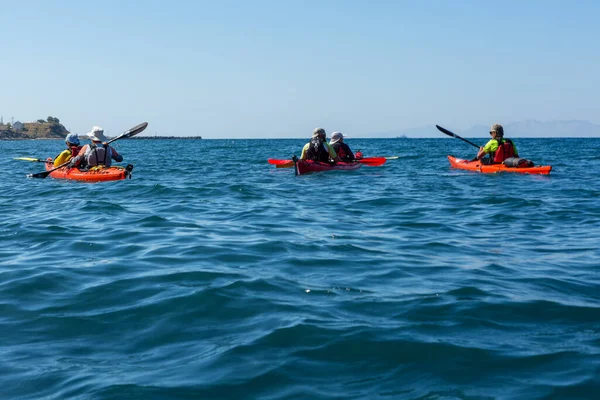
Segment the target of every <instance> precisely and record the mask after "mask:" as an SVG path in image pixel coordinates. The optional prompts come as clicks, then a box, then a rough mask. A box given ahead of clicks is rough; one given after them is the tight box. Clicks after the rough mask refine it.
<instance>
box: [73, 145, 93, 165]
mask: <svg viewBox="0 0 600 400" xmlns="http://www.w3.org/2000/svg"><path fill="white" fill-rule="evenodd" d="M88 149H89V146H88V145H87V144H86V145H85V146H83V147H82V148H81V150H80V151H79V154H78V155H77V157H73V158H71V161H70V162H69V167H71V168H73V167H76V166H78V165H79V164H81V160H83V157H85V153H87V151H88Z"/></svg>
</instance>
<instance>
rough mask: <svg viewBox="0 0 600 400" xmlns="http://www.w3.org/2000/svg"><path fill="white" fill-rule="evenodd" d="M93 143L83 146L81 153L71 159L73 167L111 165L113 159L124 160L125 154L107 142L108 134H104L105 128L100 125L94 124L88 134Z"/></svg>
mask: <svg viewBox="0 0 600 400" xmlns="http://www.w3.org/2000/svg"><path fill="white" fill-rule="evenodd" d="M87 135H88V137H89V138H90V140H91V141H92V143H91V144H86V145H85V146H83V148H82V149H81V151H80V152H79V155H78V156H77V157H75V158H73V159H72V160H71V163H70V164H69V166H70V167H71V168H73V167H80V168H81V167H83V168H87V167H96V166H98V165H104V166H105V167H110V166H111V164H112V160H115V161H116V162H121V161H123V156H122V155H120V154H119V153H118V152H117V151H116V150H115V149H114V148H113V147H112V146H109V145H108V144H107V143H106V142H108V140H107V139H106V136H104V129H102V128H100V127H99V126H94V127H93V128H92V131H91V132H90V133H88V134H87Z"/></svg>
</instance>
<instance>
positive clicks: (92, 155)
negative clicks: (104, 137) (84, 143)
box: [85, 143, 112, 167]
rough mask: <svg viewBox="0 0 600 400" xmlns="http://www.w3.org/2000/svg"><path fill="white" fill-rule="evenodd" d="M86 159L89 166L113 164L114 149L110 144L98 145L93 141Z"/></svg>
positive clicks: (108, 165)
mask: <svg viewBox="0 0 600 400" xmlns="http://www.w3.org/2000/svg"><path fill="white" fill-rule="evenodd" d="M85 161H86V164H87V166H88V167H96V166H98V165H104V166H105V167H110V165H111V164H112V151H111V150H110V147H109V146H105V145H101V146H98V145H97V144H95V143H92V144H91V145H90V147H89V149H88V150H87V152H86V153H85Z"/></svg>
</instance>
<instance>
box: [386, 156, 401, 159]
mask: <svg viewBox="0 0 600 400" xmlns="http://www.w3.org/2000/svg"><path fill="white" fill-rule="evenodd" d="M399 158H400V156H390V157H386V158H385V159H386V160H397V159H399Z"/></svg>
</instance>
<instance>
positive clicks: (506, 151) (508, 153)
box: [494, 139, 515, 164]
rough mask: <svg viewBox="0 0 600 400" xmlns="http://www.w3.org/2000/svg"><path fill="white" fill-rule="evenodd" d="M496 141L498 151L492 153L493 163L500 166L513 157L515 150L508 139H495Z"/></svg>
mask: <svg viewBox="0 0 600 400" xmlns="http://www.w3.org/2000/svg"><path fill="white" fill-rule="evenodd" d="M496 141H497V142H498V149H497V150H496V152H495V153H494V163H498V164H500V163H502V162H503V161H504V160H506V159H507V158H509V157H515V148H514V146H513V142H511V141H510V139H500V140H497V139H496Z"/></svg>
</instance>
